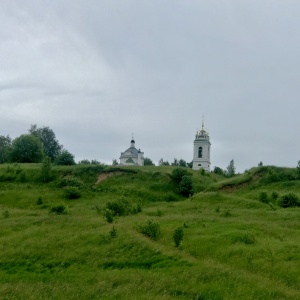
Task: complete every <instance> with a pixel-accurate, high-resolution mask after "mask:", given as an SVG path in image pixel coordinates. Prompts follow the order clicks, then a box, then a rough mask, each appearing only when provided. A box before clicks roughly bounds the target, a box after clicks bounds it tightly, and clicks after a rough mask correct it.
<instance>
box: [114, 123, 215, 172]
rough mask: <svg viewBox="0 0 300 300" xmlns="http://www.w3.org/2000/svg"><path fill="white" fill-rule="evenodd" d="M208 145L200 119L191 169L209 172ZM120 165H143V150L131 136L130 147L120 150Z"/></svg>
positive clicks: (207, 137) (207, 135) (206, 134)
mask: <svg viewBox="0 0 300 300" xmlns="http://www.w3.org/2000/svg"><path fill="white" fill-rule="evenodd" d="M210 146H211V143H210V141H209V134H208V132H207V131H206V130H205V129H204V120H202V129H201V130H200V131H197V132H196V136H195V140H194V152H193V166H192V168H193V170H200V169H204V170H205V171H208V172H210ZM120 165H121V166H143V165H144V152H141V150H140V149H139V150H138V149H136V148H135V141H134V139H133V137H132V139H131V142H130V147H129V148H128V149H127V150H125V151H124V152H121V156H120Z"/></svg>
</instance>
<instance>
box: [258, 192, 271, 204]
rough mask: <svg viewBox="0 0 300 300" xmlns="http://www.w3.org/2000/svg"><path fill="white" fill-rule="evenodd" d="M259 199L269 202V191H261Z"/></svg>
mask: <svg viewBox="0 0 300 300" xmlns="http://www.w3.org/2000/svg"><path fill="white" fill-rule="evenodd" d="M259 201H260V202H262V203H269V200H268V194H267V192H260V194H259Z"/></svg>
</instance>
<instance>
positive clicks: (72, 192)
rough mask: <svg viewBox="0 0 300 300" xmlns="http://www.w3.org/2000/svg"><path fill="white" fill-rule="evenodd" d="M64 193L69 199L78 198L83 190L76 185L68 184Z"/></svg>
mask: <svg viewBox="0 0 300 300" xmlns="http://www.w3.org/2000/svg"><path fill="white" fill-rule="evenodd" d="M64 194H65V197H66V198H67V199H70V200H71V199H78V198H80V197H81V192H80V190H79V188H78V187H76V186H67V187H65V188H64Z"/></svg>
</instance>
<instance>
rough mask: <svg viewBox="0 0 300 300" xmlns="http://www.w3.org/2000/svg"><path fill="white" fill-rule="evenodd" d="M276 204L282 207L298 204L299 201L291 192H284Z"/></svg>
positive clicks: (299, 203)
mask: <svg viewBox="0 0 300 300" xmlns="http://www.w3.org/2000/svg"><path fill="white" fill-rule="evenodd" d="M278 205H279V206H280V207H283V208H287V207H295V206H300V201H299V198H298V196H297V195H295V194H293V193H289V194H285V195H283V196H281V197H280V198H279V200H278Z"/></svg>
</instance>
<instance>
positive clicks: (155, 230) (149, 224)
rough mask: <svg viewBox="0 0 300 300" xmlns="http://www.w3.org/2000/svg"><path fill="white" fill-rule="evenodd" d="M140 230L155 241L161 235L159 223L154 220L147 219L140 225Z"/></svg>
mask: <svg viewBox="0 0 300 300" xmlns="http://www.w3.org/2000/svg"><path fill="white" fill-rule="evenodd" d="M138 231H139V232H140V233H142V234H144V235H145V236H148V237H149V238H151V239H152V240H155V241H156V240H158V238H159V237H160V235H161V232H160V225H159V223H158V222H155V221H153V220H147V221H146V223H145V224H143V225H140V226H139V227H138Z"/></svg>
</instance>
